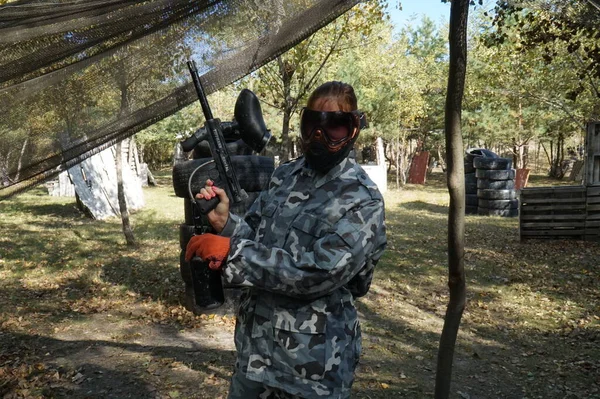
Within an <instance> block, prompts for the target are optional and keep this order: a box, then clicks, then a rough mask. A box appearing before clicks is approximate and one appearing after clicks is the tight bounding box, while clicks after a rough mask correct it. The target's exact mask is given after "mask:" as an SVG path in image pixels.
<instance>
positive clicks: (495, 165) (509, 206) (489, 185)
mask: <svg viewBox="0 0 600 399" xmlns="http://www.w3.org/2000/svg"><path fill="white" fill-rule="evenodd" d="M473 166H475V176H476V177H477V198H478V203H477V205H478V207H477V214H478V215H483V216H503V217H515V216H518V215H519V200H518V199H517V193H516V191H515V170H514V169H512V168H511V167H512V160H511V159H509V158H499V157H498V158H491V157H476V158H475V159H474V160H473Z"/></svg>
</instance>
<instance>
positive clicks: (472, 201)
mask: <svg viewBox="0 0 600 399" xmlns="http://www.w3.org/2000/svg"><path fill="white" fill-rule="evenodd" d="M465 205H466V206H478V205H479V199H478V198H477V194H466V195H465Z"/></svg>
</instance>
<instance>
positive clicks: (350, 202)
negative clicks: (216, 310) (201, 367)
mask: <svg viewBox="0 0 600 399" xmlns="http://www.w3.org/2000/svg"><path fill="white" fill-rule="evenodd" d="M222 234H223V235H227V236H230V237H231V249H230V252H229V257H228V261H227V264H226V265H225V267H224V268H223V274H224V277H225V279H226V280H227V282H228V283H230V284H235V285H240V286H246V287H248V289H247V290H245V292H244V294H243V295H242V299H241V304H240V309H239V314H238V319H237V325H236V330H235V345H236V349H237V352H238V359H237V362H236V374H238V375H241V376H243V377H245V378H246V379H247V380H250V381H255V382H258V383H261V384H263V385H265V386H267V387H272V388H275V389H280V390H282V391H284V392H287V393H288V394H290V395H297V396H298V397H302V398H307V399H310V398H324V397H326V398H348V397H349V396H350V388H351V385H352V382H353V379H354V369H355V367H356V364H357V362H358V357H359V355H360V351H361V334H360V324H359V322H358V317H357V312H356V308H355V306H354V299H355V298H356V297H359V296H362V295H365V294H366V293H367V291H368V289H369V286H370V283H371V279H372V277H373V269H374V267H375V264H376V263H377V261H378V260H379V258H380V257H381V254H382V253H383V250H384V248H385V245H386V236H385V224H384V203H383V198H382V196H381V194H380V192H379V191H378V189H377V186H376V185H375V184H374V183H373V182H372V181H371V180H370V179H369V177H368V176H367V174H366V173H365V172H364V170H363V169H362V168H361V167H360V166H359V165H358V164H357V163H356V161H355V159H354V156H353V154H352V155H351V156H349V157H348V158H347V159H345V160H344V161H342V163H340V164H339V165H337V166H336V167H334V168H333V169H332V170H330V171H329V172H328V173H327V174H326V175H319V174H317V173H316V172H315V171H313V170H312V169H309V168H308V167H307V165H306V163H305V161H304V158H299V159H297V160H295V161H291V162H289V163H286V164H284V165H282V166H280V167H279V168H278V169H277V170H276V171H275V172H274V174H273V177H272V179H271V182H270V184H269V187H268V190H265V191H264V192H263V193H262V194H261V195H260V196H259V198H258V199H257V200H256V202H255V203H254V204H253V205H252V206H251V208H250V209H249V211H248V213H247V214H246V215H245V216H244V218H243V219H242V218H239V217H237V216H234V215H230V217H229V221H228V222H227V225H226V226H225V229H224V230H223V232H222ZM235 384H236V378H234V379H233V383H232V389H231V390H232V392H234V391H235V390H237V389H238V388H239V387H238V388H236V387H235ZM231 397H232V398H233V397H237V396H231ZM247 397H248V398H250V397H256V396H247Z"/></svg>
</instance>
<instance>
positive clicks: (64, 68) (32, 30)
mask: <svg viewBox="0 0 600 399" xmlns="http://www.w3.org/2000/svg"><path fill="white" fill-rule="evenodd" d="M358 2H359V0H229V1H218V0H194V1H192V0H128V1H123V0H53V1H48V0H39V1H34V0H27V1H25V0H23V1H15V2H10V3H8V4H5V5H3V6H0V199H4V198H6V197H9V196H11V195H13V194H15V193H17V192H19V191H22V190H24V189H26V188H28V187H31V186H33V185H35V184H37V183H40V182H42V181H44V180H47V179H48V178H50V177H53V176H55V175H57V174H58V173H60V172H61V171H62V170H65V169H67V168H69V167H71V166H73V165H76V164H77V163H79V162H81V161H82V160H83V159H85V158H87V157H89V156H91V155H93V154H95V153H97V152H99V151H101V150H103V149H105V148H107V147H109V146H110V145H113V144H114V143H116V142H117V141H119V140H122V139H124V138H127V137H129V136H131V135H133V134H135V133H136V132H138V131H140V130H141V129H144V128H145V127H147V126H149V125H151V124H153V123H156V122H157V121H159V120H161V119H163V118H165V117H167V116H169V115H171V114H173V113H175V112H176V111H178V110H180V109H181V108H183V107H185V106H187V105H189V104H190V103H192V102H193V101H196V100H197V96H196V92H195V90H194V86H193V84H192V83H191V77H190V76H189V72H188V69H187V65H186V63H187V61H188V60H190V59H194V60H195V61H196V63H197V64H198V68H199V70H200V73H201V75H202V76H201V81H202V84H203V86H204V88H205V91H206V94H210V93H212V92H214V91H216V90H219V89H221V88H223V87H224V86H226V85H228V84H230V83H232V82H234V81H236V80H238V79H240V78H241V77H243V76H245V75H247V74H249V73H250V72H252V71H254V70H255V69H257V68H259V67H260V66H262V65H264V64H265V63H267V62H269V61H270V60H272V59H273V58H275V57H276V56H278V55H280V54H281V53H283V52H285V51H286V50H288V49H290V48H291V47H293V46H294V45H295V44H297V43H299V42H300V41H302V40H303V39H305V38H306V37H308V36H309V35H311V34H312V33H314V32H315V31H317V30H318V29H320V28H321V27H323V26H324V25H326V24H328V23H329V22H331V21H332V20H334V19H335V18H337V17H338V16H339V15H341V14H343V13H344V12H346V11H347V10H348V9H350V8H351V7H352V6H354V5H355V4H356V3H358Z"/></svg>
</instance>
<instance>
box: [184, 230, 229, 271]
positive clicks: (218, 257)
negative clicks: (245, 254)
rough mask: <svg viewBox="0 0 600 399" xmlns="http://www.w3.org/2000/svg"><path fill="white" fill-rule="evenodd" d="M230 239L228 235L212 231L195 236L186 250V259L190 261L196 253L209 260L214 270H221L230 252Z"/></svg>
mask: <svg viewBox="0 0 600 399" xmlns="http://www.w3.org/2000/svg"><path fill="white" fill-rule="evenodd" d="M229 241H230V240H229V238H228V237H222V236H218V235H215V234H210V233H206V234H201V235H198V236H193V237H192V238H190V241H189V242H188V245H187V248H186V250H185V260H186V261H187V262H189V261H190V259H192V258H193V257H194V255H196V256H199V257H200V258H201V259H202V260H203V261H205V262H209V263H208V267H210V268H211V269H212V270H219V269H221V266H222V265H223V262H224V261H225V258H227V254H228V253H229Z"/></svg>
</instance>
